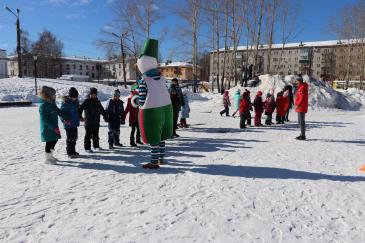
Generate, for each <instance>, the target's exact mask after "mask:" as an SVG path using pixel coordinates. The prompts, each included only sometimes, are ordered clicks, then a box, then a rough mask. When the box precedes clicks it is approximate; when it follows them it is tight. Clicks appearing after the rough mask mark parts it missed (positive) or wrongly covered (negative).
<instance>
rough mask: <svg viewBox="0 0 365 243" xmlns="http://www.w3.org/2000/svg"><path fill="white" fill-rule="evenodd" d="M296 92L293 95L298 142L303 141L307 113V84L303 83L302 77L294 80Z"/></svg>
mask: <svg viewBox="0 0 365 243" xmlns="http://www.w3.org/2000/svg"><path fill="white" fill-rule="evenodd" d="M296 83H297V87H298V88H297V91H296V93H295V101H294V104H295V111H296V112H297V113H298V123H299V126H300V136H298V137H296V139H298V140H305V139H306V137H305V114H306V113H307V112H308V84H307V83H304V82H303V78H302V77H298V78H297V79H296Z"/></svg>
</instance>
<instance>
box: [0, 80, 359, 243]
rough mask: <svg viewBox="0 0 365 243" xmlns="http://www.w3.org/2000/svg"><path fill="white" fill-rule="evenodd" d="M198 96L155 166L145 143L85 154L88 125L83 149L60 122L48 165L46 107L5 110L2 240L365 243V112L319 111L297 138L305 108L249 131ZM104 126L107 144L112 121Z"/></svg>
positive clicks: (0, 113) (125, 136)
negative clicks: (73, 150)
mask: <svg viewBox="0 0 365 243" xmlns="http://www.w3.org/2000/svg"><path fill="white" fill-rule="evenodd" d="M0 85H1V82H0ZM60 85H61V86H62V84H60ZM78 88H79V86H78ZM85 89H86V88H85ZM100 89H105V91H104V93H106V94H107V93H108V92H109V87H108V88H103V87H101V86H100ZM125 93H126V92H125ZM192 98H193V100H194V101H193V102H192V103H191V108H192V113H191V119H189V120H188V123H190V124H191V127H190V128H188V129H184V130H181V129H179V130H178V133H179V134H180V135H181V138H178V139H174V140H171V141H168V142H167V161H168V165H165V166H163V168H161V169H159V170H153V171H151V170H145V169H142V167H141V165H142V163H145V162H148V160H149V149H148V147H146V146H141V147H139V148H131V147H124V148H119V149H115V150H107V149H105V150H103V151H101V152H98V153H95V154H93V155H86V154H84V153H83V149H82V147H83V146H82V145H83V136H84V128H83V127H80V128H79V140H78V144H77V150H78V151H80V152H81V154H82V156H81V158H78V159H74V160H70V159H69V158H67V156H66V153H65V133H64V130H63V129H61V130H62V139H61V140H60V141H59V143H58V144H57V146H56V152H55V154H56V157H58V158H59V160H60V162H59V163H58V164H57V165H46V164H44V163H43V148H44V144H42V143H41V142H40V138H39V115H38V108H37V107H36V106H33V107H25V108H1V109H0V117H1V119H0V134H1V139H0V161H1V163H0V185H1V186H0V195H1V197H0V242H176V243H177V242H226V243H228V242H254V243H256V242H260V243H266V242H267V243H269V242H270V243H271V242H303V243H304V242H311V243H317V242H318V243H325V242H333V243H340V242H345V243H348V242H353V243H360V242H365V234H364V232H365V220H364V218H365V191H364V188H365V173H361V172H360V171H359V167H360V166H361V165H362V164H365V153H364V151H365V127H364V122H365V112H364V110H361V111H340V110H328V109H315V110H313V109H312V110H310V112H309V114H308V116H307V126H308V132H307V137H308V140H307V141H297V140H295V139H294V138H295V137H296V136H297V135H298V133H299V132H298V128H297V125H296V123H295V122H294V121H295V120H296V117H295V115H296V114H294V113H292V114H291V116H290V119H291V120H292V121H293V122H290V123H287V124H285V125H281V126H279V125H275V126H273V127H260V128H255V127H251V128H249V129H247V130H240V129H238V127H239V119H238V118H231V117H230V118H226V117H220V116H219V114H218V112H219V111H220V110H221V108H222V107H221V106H222V105H221V96H220V95H210V94H207V95H194V97H192ZM129 132H130V128H129V127H128V126H123V127H122V129H121V138H122V139H121V142H122V143H124V144H128V143H129ZM100 136H101V146H102V147H104V148H106V147H107V127H106V124H105V123H102V127H101V131H100Z"/></svg>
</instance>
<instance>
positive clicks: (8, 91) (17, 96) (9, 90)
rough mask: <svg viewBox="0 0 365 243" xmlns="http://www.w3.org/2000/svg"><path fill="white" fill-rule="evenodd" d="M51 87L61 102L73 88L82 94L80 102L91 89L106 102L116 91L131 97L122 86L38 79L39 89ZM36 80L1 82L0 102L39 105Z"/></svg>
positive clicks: (2, 80)
mask: <svg viewBox="0 0 365 243" xmlns="http://www.w3.org/2000/svg"><path fill="white" fill-rule="evenodd" d="M43 85H46V86H50V87H53V88H55V89H56V91H57V99H58V100H60V99H61V97H62V96H63V95H65V94H68V90H69V88H71V87H75V88H76V89H77V90H78V91H79V94H80V100H84V99H85V98H86V97H87V95H88V93H89V90H90V88H91V87H95V88H97V89H98V97H99V100H100V101H106V100H108V99H109V98H110V97H111V93H112V92H113V90H115V89H117V88H118V89H119V90H120V91H121V95H122V96H124V97H126V96H128V95H129V87H128V89H124V87H122V86H118V87H112V86H107V85H103V84H98V83H90V82H75V81H66V80H57V79H38V89H39V88H40V87H41V86H43ZM34 90H35V87H34V79H32V78H22V79H20V78H8V79H1V80H0V101H19V100H30V101H32V102H33V103H38V102H39V98H38V97H37V96H36V95H35V91H34Z"/></svg>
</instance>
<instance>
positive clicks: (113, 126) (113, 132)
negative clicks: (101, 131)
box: [105, 89, 125, 149]
mask: <svg viewBox="0 0 365 243" xmlns="http://www.w3.org/2000/svg"><path fill="white" fill-rule="evenodd" d="M119 98H120V91H119V90H118V89H117V90H115V91H114V92H113V94H112V98H111V99H109V101H108V103H107V105H106V107H105V111H106V113H107V115H108V128H109V132H108V143H109V149H113V148H114V145H115V146H119V147H122V146H123V144H121V143H120V139H119V136H120V124H124V123H125V122H124V119H123V118H124V117H123V113H124V106H123V101H121V100H120V99H119Z"/></svg>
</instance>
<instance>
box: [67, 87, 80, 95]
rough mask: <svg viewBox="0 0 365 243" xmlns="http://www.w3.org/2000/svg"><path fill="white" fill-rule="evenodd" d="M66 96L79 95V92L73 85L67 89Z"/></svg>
mask: <svg viewBox="0 0 365 243" xmlns="http://www.w3.org/2000/svg"><path fill="white" fill-rule="evenodd" d="M68 96H69V97H71V98H77V97H79V92H78V91H77V89H75V88H74V87H71V88H70V90H69V91H68Z"/></svg>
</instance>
